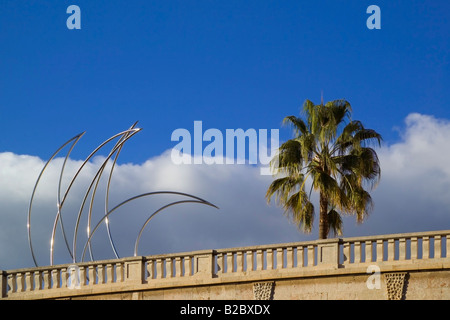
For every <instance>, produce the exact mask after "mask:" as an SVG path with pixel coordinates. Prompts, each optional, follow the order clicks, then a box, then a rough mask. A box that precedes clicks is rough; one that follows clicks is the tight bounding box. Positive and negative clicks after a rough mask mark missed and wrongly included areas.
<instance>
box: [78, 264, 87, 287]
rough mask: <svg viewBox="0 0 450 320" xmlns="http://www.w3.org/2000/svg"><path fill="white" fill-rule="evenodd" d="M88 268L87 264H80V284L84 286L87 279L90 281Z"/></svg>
mask: <svg viewBox="0 0 450 320" xmlns="http://www.w3.org/2000/svg"><path fill="white" fill-rule="evenodd" d="M86 269H87V267H86V266H80V268H79V270H80V286H82V287H83V286H85V285H87V281H88V279H87V278H88V277H87V271H86Z"/></svg>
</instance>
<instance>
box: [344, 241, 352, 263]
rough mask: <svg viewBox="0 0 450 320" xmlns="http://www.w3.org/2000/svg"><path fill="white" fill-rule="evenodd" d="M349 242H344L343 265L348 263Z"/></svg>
mask: <svg viewBox="0 0 450 320" xmlns="http://www.w3.org/2000/svg"><path fill="white" fill-rule="evenodd" d="M350 245H351V243H350V242H344V245H343V246H344V263H343V264H344V265H348V264H350Z"/></svg>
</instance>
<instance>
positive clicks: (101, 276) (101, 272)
mask: <svg viewBox="0 0 450 320" xmlns="http://www.w3.org/2000/svg"><path fill="white" fill-rule="evenodd" d="M97 272H98V282H97V283H98V284H103V283H106V279H105V276H106V272H105V265H103V264H100V265H99V266H98V267H97Z"/></svg>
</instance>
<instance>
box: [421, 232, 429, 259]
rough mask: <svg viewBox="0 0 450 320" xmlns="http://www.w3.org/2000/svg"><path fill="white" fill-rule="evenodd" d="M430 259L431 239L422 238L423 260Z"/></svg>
mask: <svg viewBox="0 0 450 320" xmlns="http://www.w3.org/2000/svg"><path fill="white" fill-rule="evenodd" d="M429 258H430V237H428V236H427V237H423V238H422V259H429Z"/></svg>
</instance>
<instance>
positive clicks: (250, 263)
mask: <svg viewBox="0 0 450 320" xmlns="http://www.w3.org/2000/svg"><path fill="white" fill-rule="evenodd" d="M245 256H246V260H247V269H246V271H253V269H254V267H255V266H254V264H255V263H254V260H253V251H252V250H249V251H247V252H246V254H245Z"/></svg>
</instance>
